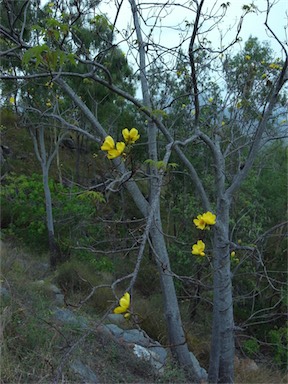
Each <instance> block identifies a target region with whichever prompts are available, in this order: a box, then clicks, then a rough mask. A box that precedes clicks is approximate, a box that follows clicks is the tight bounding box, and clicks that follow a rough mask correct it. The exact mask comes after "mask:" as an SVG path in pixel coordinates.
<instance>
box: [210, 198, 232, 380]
mask: <svg viewBox="0 0 288 384" xmlns="http://www.w3.org/2000/svg"><path fill="white" fill-rule="evenodd" d="M229 209H230V203H229V201H228V199H225V198H222V199H221V201H220V203H219V204H218V209H217V225H216V227H215V232H214V239H213V257H214V265H213V266H214V298H213V304H214V307H213V327H212V342H211V353H210V364H209V382H210V383H213V384H215V383H233V381H234V319H233V300H232V281H231V272H230V247H229Z"/></svg>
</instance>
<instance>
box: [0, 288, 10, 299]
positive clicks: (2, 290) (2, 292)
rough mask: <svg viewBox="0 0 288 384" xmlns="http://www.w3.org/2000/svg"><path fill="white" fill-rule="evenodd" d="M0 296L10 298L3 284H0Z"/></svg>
mask: <svg viewBox="0 0 288 384" xmlns="http://www.w3.org/2000/svg"><path fill="white" fill-rule="evenodd" d="M0 297H1V298H2V299H6V300H7V299H9V298H10V294H9V291H8V289H7V288H5V287H3V285H0Z"/></svg>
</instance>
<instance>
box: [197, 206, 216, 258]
mask: <svg viewBox="0 0 288 384" xmlns="http://www.w3.org/2000/svg"><path fill="white" fill-rule="evenodd" d="M193 222H194V224H195V225H196V227H197V229H201V230H204V229H210V225H215V224H216V215H214V214H213V213H212V212H210V211H207V212H205V213H203V214H202V215H198V216H197V218H196V219H194V220H193ZM204 251H205V244H204V242H203V241H202V240H198V241H197V243H196V244H194V245H192V250H191V253H192V255H196V256H205V252H204Z"/></svg>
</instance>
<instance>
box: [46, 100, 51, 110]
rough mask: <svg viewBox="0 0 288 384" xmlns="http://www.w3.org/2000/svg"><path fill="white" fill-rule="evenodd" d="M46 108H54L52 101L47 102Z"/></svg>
mask: <svg viewBox="0 0 288 384" xmlns="http://www.w3.org/2000/svg"><path fill="white" fill-rule="evenodd" d="M46 106H47V107H48V108H50V107H52V104H51V101H50V100H49V99H48V100H47V103H46Z"/></svg>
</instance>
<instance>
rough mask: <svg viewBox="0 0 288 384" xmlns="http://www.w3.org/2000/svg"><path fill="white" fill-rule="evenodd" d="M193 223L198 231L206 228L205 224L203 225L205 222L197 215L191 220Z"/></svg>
mask: <svg viewBox="0 0 288 384" xmlns="http://www.w3.org/2000/svg"><path fill="white" fill-rule="evenodd" d="M193 223H194V224H195V225H196V227H197V228H198V229H202V230H203V229H205V227H206V223H205V221H204V220H203V218H202V215H198V216H197V219H194V220H193Z"/></svg>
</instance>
